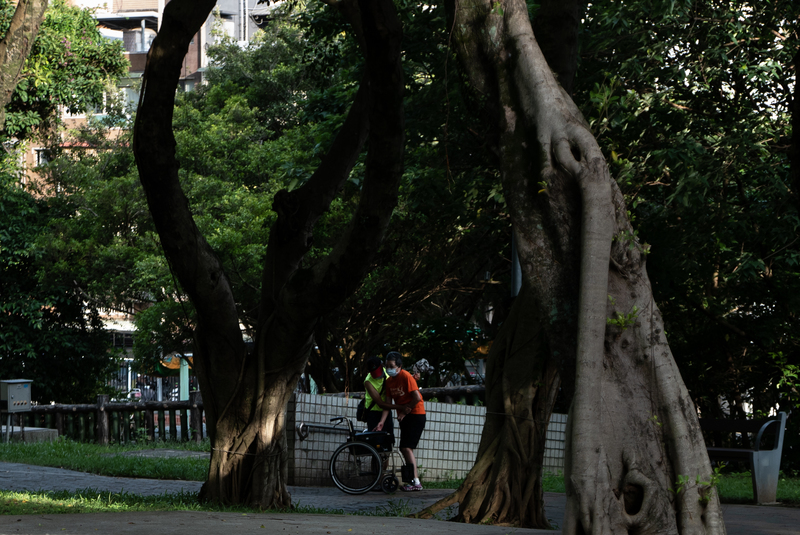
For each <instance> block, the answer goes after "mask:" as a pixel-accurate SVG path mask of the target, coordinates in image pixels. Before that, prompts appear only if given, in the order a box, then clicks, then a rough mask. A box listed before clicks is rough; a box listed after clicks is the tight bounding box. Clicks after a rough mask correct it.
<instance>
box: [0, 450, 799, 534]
mask: <svg viewBox="0 0 800 535" xmlns="http://www.w3.org/2000/svg"><path fill="white" fill-rule="evenodd" d="M200 486H201V483H199V482H196V481H165V480H157V479H135V478H122V477H106V476H96V475H93V474H85V473H83V472H74V471H72V470H63V469H61V468H48V467H41V466H32V465H26V464H16V463H2V462H0V489H4V490H70V491H75V490H79V489H86V488H91V489H95V490H99V491H106V492H109V491H110V492H122V491H125V492H130V493H135V494H140V495H153V494H164V493H165V492H166V493H175V492H181V491H185V492H197V491H199V490H200ZM289 491H290V492H291V494H292V501H293V502H294V503H295V504H296V505H301V506H303V505H308V506H312V507H319V508H326V509H332V510H341V511H343V512H345V513H353V512H368V513H386V512H390V513H391V512H394V513H397V514H407V513H411V512H414V511H417V510H420V509H422V508H423V507H425V506H427V505H430V504H432V503H434V502H436V501H437V500H439V499H440V498H442V497H444V496H446V495H447V494H448V493H449V491H447V490H425V491H422V492H413V493H401V492H398V493H396V494H394V495H390V496H389V495H386V494H384V493H382V492H368V493H366V494H362V495H360V496H349V495H347V494H344V493H343V492H340V491H339V490H338V489H336V488H333V487H290V488H289ZM565 503H566V500H565V497H564V495H563V494H555V493H546V494H545V509H546V513H547V517H548V519H550V520H551V522H552V523H553V525H554V526H560V525H561V523H562V519H563V517H564V506H565ZM450 512H452V510H451V511H450ZM723 515H724V518H725V524H726V526H727V531H728V535H800V508H791V507H765V506H748V505H723ZM440 516H441V517H442V519H445V518H447V516H448V513H447V512H445V514H443V515H440ZM156 527H157V529H158V533H159V535H161V534H171V533H192V534H193V535H206V534H208V535H211V534H214V535H216V534H217V533H218V532H219V530H220V529H222V528H224V529H225V530H226V531H228V530H231V529H233V530H235V532H236V533H250V532H251V531H252V532H254V533H260V534H263V533H265V532H264V531H261V529H262V528H269V530H272V531H281V532H283V531H286V532H288V533H304V534H305V533H320V534H324V535H328V534H337V533H341V534H344V535H354V534H368V533H380V534H381V535H385V534H386V533H387V531H389V532H398V530H402V531H400V532H401V533H402V532H413V533H414V535H434V534H444V535H447V534H450V533H453V534H464V535H472V534H475V535H478V534H486V535H501V534H507V533H517V534H544V533H549V534H554V533H558V531H544V530H531V529H513V528H505V527H500V526H473V525H463V524H452V523H447V522H437V521H431V520H413V519H407V518H402V517H385V516H375V517H372V516H359V517H353V516H350V515H312V514H248V515H243V514H241V513H199V512H188V511H187V512H175V513H102V514H76V515H49V516H47V517H45V516H41V515H20V516H18V517H9V516H0V534H6V533H19V534H30V535H44V534H47V533H62V534H75V535H88V534H90V533H91V534H101V533H124V534H128V533H130V534H136V535H152V533H153V529H154V528H156ZM269 532H270V531H267V533H269Z"/></svg>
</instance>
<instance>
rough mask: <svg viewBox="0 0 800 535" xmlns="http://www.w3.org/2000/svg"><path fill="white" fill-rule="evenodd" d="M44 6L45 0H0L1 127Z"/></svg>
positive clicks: (37, 28)
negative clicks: (15, 1)
mask: <svg viewBox="0 0 800 535" xmlns="http://www.w3.org/2000/svg"><path fill="white" fill-rule="evenodd" d="M46 8H47V0H20V1H19V2H17V5H16V6H14V4H12V3H11V2H8V1H7V0H3V1H2V2H0V35H2V39H0V129H3V128H4V126H5V121H6V116H5V106H6V104H8V103H9V102H10V101H11V98H12V96H13V94H14V89H15V88H16V86H17V83H18V82H19V80H20V74H21V72H22V65H23V63H24V62H25V59H26V58H27V57H28V54H30V52H31V46H32V44H33V41H34V38H35V37H36V34H37V32H38V31H39V25H40V24H41V22H42V17H44V12H45V9H46Z"/></svg>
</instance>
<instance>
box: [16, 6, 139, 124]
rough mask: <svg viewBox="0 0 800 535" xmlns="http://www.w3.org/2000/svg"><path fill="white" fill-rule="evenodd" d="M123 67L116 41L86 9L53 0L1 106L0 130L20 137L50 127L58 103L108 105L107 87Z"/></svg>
mask: <svg viewBox="0 0 800 535" xmlns="http://www.w3.org/2000/svg"><path fill="white" fill-rule="evenodd" d="M26 3H27V2H20V3H19V4H18V6H21V5H23V4H26ZM40 4H41V5H45V4H46V2H41V3H40ZM18 10H19V8H18ZM127 69H128V62H127V60H126V59H125V56H124V50H123V47H122V43H121V42H119V41H111V40H108V39H106V38H104V37H103V36H102V35H100V32H99V31H98V30H97V24H96V22H95V20H94V18H93V17H92V14H91V12H90V11H89V10H85V9H80V8H78V7H73V6H69V5H67V3H66V2H65V1H64V0H55V1H54V2H53V3H52V5H51V6H50V7H49V8H48V10H47V11H46V12H45V13H44V20H43V21H42V23H41V28H40V31H39V33H38V34H37V35H36V39H35V41H33V42H32V47H31V50H30V55H29V57H28V58H27V60H26V61H25V65H24V67H23V70H22V72H21V74H20V76H19V79H18V82H17V84H16V86H15V89H14V92H13V95H12V96H11V99H10V101H9V102H8V106H7V108H6V109H5V114H6V115H5V134H6V135H7V136H13V137H16V138H23V137H26V136H28V135H30V134H31V132H32V131H33V130H34V129H37V128H38V129H40V130H44V131H46V130H52V131H55V130H54V129H55V127H56V126H57V125H58V124H59V122H60V119H61V109H60V108H61V107H63V108H65V109H66V111H67V112H69V113H72V114H82V113H87V112H89V111H91V110H93V109H103V108H104V107H106V105H111V104H112V102H111V101H109V100H107V96H108V95H107V92H108V91H109V90H110V89H111V88H112V87H113V85H112V84H113V83H114V82H115V81H116V80H117V79H118V78H119V77H120V76H123V75H125V74H126V73H127ZM111 100H113V99H111Z"/></svg>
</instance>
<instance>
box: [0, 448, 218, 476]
mask: <svg viewBox="0 0 800 535" xmlns="http://www.w3.org/2000/svg"><path fill="white" fill-rule="evenodd" d="M154 448H169V449H178V450H185V451H187V452H189V451H208V450H209V444H208V441H207V440H206V441H204V442H202V443H200V444H196V443H193V442H144V443H140V444H129V445H124V446H120V445H110V446H100V445H97V444H87V443H82V442H74V441H72V440H68V439H64V438H59V440H56V441H54V442H39V443H33V444H24V443H19V442H12V443H9V444H6V443H2V444H0V461H4V462H9V463H24V464H35V465H39V466H52V467H55V468H66V469H68V470H77V471H80V472H88V473H92V474H99V475H104V476H114V477H143V478H151V479H175V480H184V481H204V480H205V478H206V476H207V474H208V464H209V461H208V459H205V458H197V457H177V458H176V457H171V458H168V459H167V458H148V457H136V456H130V455H125V453H128V452H132V451H137V450H145V449H154Z"/></svg>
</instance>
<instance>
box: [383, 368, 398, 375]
mask: <svg viewBox="0 0 800 535" xmlns="http://www.w3.org/2000/svg"><path fill="white" fill-rule="evenodd" d="M399 371H400V370H398V369H397V368H386V373H387V374H388V375H389V377H394V376H395V375H397V372H399Z"/></svg>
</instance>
